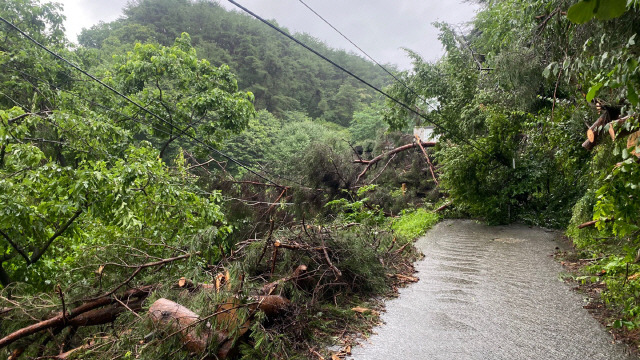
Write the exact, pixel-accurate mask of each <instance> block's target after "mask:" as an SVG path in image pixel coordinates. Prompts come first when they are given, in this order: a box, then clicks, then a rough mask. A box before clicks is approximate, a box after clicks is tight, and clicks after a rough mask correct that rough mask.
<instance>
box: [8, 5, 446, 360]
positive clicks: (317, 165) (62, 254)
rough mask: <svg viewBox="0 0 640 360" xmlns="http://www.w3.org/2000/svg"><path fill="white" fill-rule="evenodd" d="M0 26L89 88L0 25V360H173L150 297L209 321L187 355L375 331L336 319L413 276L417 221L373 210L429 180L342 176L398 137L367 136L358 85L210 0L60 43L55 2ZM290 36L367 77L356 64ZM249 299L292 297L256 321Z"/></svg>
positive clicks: (401, 161)
mask: <svg viewBox="0 0 640 360" xmlns="http://www.w3.org/2000/svg"><path fill="white" fill-rule="evenodd" d="M0 16H2V17H3V18H5V19H7V20H8V21H9V22H11V23H13V24H16V25H17V26H18V27H19V28H20V29H21V30H23V31H25V32H26V33H27V34H28V35H29V36H31V37H33V38H34V39H35V40H36V41H38V42H39V43H41V44H43V45H44V46H47V47H48V48H50V49H51V50H53V51H55V52H56V53H58V54H60V55H61V56H63V57H64V58H66V59H69V60H70V61H71V62H73V63H75V64H78V65H79V66H80V67H81V68H83V69H86V70H88V71H89V72H90V73H92V74H94V75H95V76H96V78H97V79H99V80H100V81H101V82H103V84H100V83H98V82H97V81H94V80H92V79H90V78H88V77H86V76H84V75H82V74H81V73H79V72H78V71H76V69H74V68H72V67H71V66H69V65H68V64H66V63H64V62H63V61H60V60H59V59H56V58H55V57H53V56H51V54H48V53H47V52H45V51H44V50H43V49H41V48H39V47H38V46H37V45H36V44H34V43H33V42H30V41H29V40H28V39H27V38H26V37H25V36H23V35H21V34H20V33H19V32H18V31H16V30H15V29H12V28H11V27H10V26H9V25H7V24H2V29H1V31H0V36H1V37H2V39H3V41H2V44H1V45H0V67H2V71H1V72H0V84H2V86H1V87H2V90H1V92H0V202H1V203H2V206H0V354H2V355H6V356H9V354H12V355H11V356H12V358H17V357H18V356H21V354H22V356H24V357H39V356H57V357H59V358H63V357H64V358H67V357H69V356H71V357H76V358H83V359H88V358H99V359H103V358H113V357H125V358H133V357H136V358H148V359H157V358H166V357H168V356H170V357H177V358H188V357H190V355H189V354H190V352H191V351H193V348H190V346H189V345H186V346H184V343H181V341H182V340H181V339H182V337H181V336H176V335H177V334H178V333H180V332H179V331H178V332H175V331H173V334H172V335H171V333H172V330H171V329H170V328H163V327H161V326H159V324H157V323H154V322H153V321H151V320H150V319H149V318H148V317H143V316H141V315H140V314H143V310H147V309H149V307H150V306H151V305H152V304H154V303H155V301H156V300H158V299H159V298H167V299H170V300H173V301H176V302H178V303H180V304H181V305H183V306H186V307H188V308H189V309H191V310H192V311H194V312H196V313H198V314H201V316H202V317H203V318H206V319H207V320H208V322H207V323H204V322H203V323H198V324H194V325H193V331H194V333H197V334H203V333H208V332H211V333H212V334H217V338H216V340H215V341H214V340H212V341H209V342H208V343H207V344H210V345H211V346H207V348H206V349H205V354H202V353H201V354H200V355H199V356H200V357H202V356H205V355H207V354H208V355H210V356H213V355H215V354H216V353H217V354H222V352H224V351H229V350H233V351H232V356H235V357H245V358H264V357H267V358H269V357H271V356H281V355H287V356H290V357H295V356H304V354H307V353H309V352H310V351H316V350H314V348H317V351H320V352H323V353H326V350H323V349H321V348H320V347H322V346H325V345H327V344H333V343H335V342H336V340H335V337H334V336H335V335H336V333H339V332H343V330H344V329H345V328H348V329H349V330H350V332H356V331H361V330H366V328H367V326H369V325H370V324H371V320H372V319H373V318H375V315H373V313H372V312H371V311H369V310H367V311H366V312H364V313H363V312H362V311H360V312H357V311H353V310H351V309H352V308H354V307H355V306H360V307H359V308H357V307H356V309H361V308H362V306H369V305H367V304H368V303H367V301H369V299H371V297H373V296H379V295H383V294H388V293H389V291H392V289H393V286H395V285H397V284H398V283H399V282H404V281H407V279H409V281H413V280H412V278H411V277H410V276H409V274H410V273H411V272H412V265H411V261H412V259H414V258H415V255H416V254H415V252H414V250H413V249H412V248H411V246H410V244H411V242H412V240H413V239H414V238H415V237H417V236H418V235H419V234H421V233H423V232H424V231H425V230H426V228H428V227H429V226H431V225H433V223H434V222H435V221H437V216H435V215H433V214H431V213H427V212H426V211H425V210H420V211H417V212H412V211H410V210H408V211H406V212H404V213H403V214H404V215H403V216H401V217H400V218H398V219H395V218H391V217H387V216H386V215H385V214H398V213H400V212H401V211H402V210H403V209H405V208H406V207H407V206H408V204H416V205H417V206H422V205H424V204H425V199H424V196H425V194H427V193H433V182H432V180H425V179H424V177H423V176H422V170H423V169H422V168H423V167H424V166H425V165H424V160H423V158H421V156H422V155H421V154H419V153H416V152H406V153H402V154H398V156H397V157H395V160H394V161H393V162H389V163H387V165H386V166H384V168H379V169H372V170H371V171H370V172H369V174H367V176H365V177H363V179H362V181H360V183H357V181H356V179H357V178H358V177H357V175H358V174H359V173H360V172H361V171H362V168H363V167H364V165H361V164H353V159H354V155H353V154H354V151H356V153H359V154H360V155H358V156H362V158H364V159H370V158H372V157H374V156H375V155H377V154H379V153H381V152H382V151H383V150H384V149H385V148H388V147H394V146H396V145H400V144H405V143H407V142H410V141H411V138H410V137H408V136H406V135H403V134H401V133H393V134H391V133H389V134H387V133H385V130H386V128H387V126H386V125H385V124H384V122H383V120H382V116H381V112H382V106H383V104H382V102H381V100H380V99H379V98H377V97H375V96H373V95H372V94H371V92H370V91H369V90H365V89H364V88H363V87H362V86H360V85H359V84H357V83H355V82H354V81H353V80H351V79H348V78H347V77H346V76H345V75H344V74H342V73H339V72H338V71H337V70H336V69H334V68H332V67H331V66H329V65H327V64H325V63H323V62H322V61H321V60H319V59H317V58H315V57H312V56H311V55H309V54H308V53H305V52H303V51H302V50H301V48H298V47H296V46H294V45H292V44H290V43H288V42H286V41H284V40H283V39H282V38H280V37H277V36H276V35H275V33H273V32H272V31H271V30H269V29H267V28H265V27H263V26H262V25H260V24H259V23H257V22H256V21H253V20H251V19H250V18H248V17H246V16H242V15H239V14H237V13H230V12H226V11H225V10H223V9H222V8H220V7H219V6H218V5H216V4H213V3H209V2H190V1H162V0H154V1H139V2H136V3H132V4H130V5H129V6H128V7H127V8H126V9H125V17H124V18H122V19H121V20H118V21H116V22H114V23H110V24H100V25H97V26H96V27H94V28H92V29H90V30H86V31H85V32H84V33H83V34H82V36H81V39H80V40H81V45H80V46H74V45H72V44H70V43H69V42H68V41H67V39H65V37H64V34H63V29H62V25H61V24H62V17H61V15H60V9H59V7H58V6H57V5H52V4H40V3H38V2H37V1H31V0H11V1H8V2H3V3H2V4H1V5H0ZM296 36H299V37H300V38H302V39H303V40H304V41H305V42H307V43H309V44H310V45H312V46H314V47H315V48H317V49H318V50H319V51H322V52H324V53H326V54H327V56H330V57H332V58H333V59H335V60H336V61H339V62H341V63H342V64H343V65H345V66H347V67H350V68H351V69H352V70H354V71H356V72H359V73H360V74H361V75H362V76H363V77H365V78H367V79H368V80H369V81H371V82H372V83H375V84H377V85H378V86H383V85H384V81H385V79H384V78H383V77H382V76H381V70H378V68H376V66H374V64H371V63H369V62H367V61H365V60H363V59H362V58H360V57H357V56H355V55H351V54H347V53H345V52H343V51H335V50H332V49H329V48H328V47H326V46H325V45H324V44H322V43H320V42H319V41H317V40H315V39H312V38H310V37H309V36H306V35H296ZM105 85H106V86H109V87H111V88H112V89H113V90H114V91H110V90H108V89H107V88H106V86H105ZM416 164H419V166H412V165H416ZM406 169H411V170H410V171H406ZM374 170H375V171H374ZM380 170H386V171H380ZM396 173H398V174H397V175H396ZM373 182H376V184H377V185H372V184H370V183H373ZM365 184H366V185H368V186H365V187H363V185H365ZM403 184H405V185H404V189H405V190H401V187H402V186H403ZM407 184H409V186H407ZM407 189H408V190H407ZM433 194H435V193H433ZM436 200H437V198H436V196H435V195H432V198H431V201H432V202H435V201H436ZM280 246H283V247H284V248H283V249H286V250H280V251H278V249H279V247H280ZM319 250H320V251H319ZM303 265H304V266H303ZM301 266H302V267H301ZM294 269H296V271H297V270H298V269H304V274H303V275H304V276H302V275H300V276H302V277H301V278H298V277H297V276H295V277H292V275H291V274H292V271H293V270H294ZM300 271H303V270H300ZM294 273H295V272H294ZM398 274H400V275H401V274H407V275H405V277H402V276H396V275H398ZM407 276H409V277H407ZM181 278H182V279H183V280H181V281H182V282H179V279H181ZM279 279H280V280H281V282H278V280H279ZM287 279H288V280H287ZM221 282H224V283H225V285H224V286H219V285H220V283H221ZM265 282H266V284H265ZM178 284H182V285H178ZM187 284H192V285H193V284H196V285H193V287H190V288H185V286H187ZM216 284H217V285H216ZM212 287H213V289H214V290H213V291H212V290H211V289H212ZM265 289H268V290H265ZM274 289H277V291H275V292H274ZM261 296H262V297H264V296H267V297H268V296H274V297H275V299H276V300H278V301H280V303H279V304H283V303H285V304H289V303H288V302H289V301H291V304H290V306H286V312H285V313H284V314H282V313H280V314H279V315H278V316H277V317H275V318H274V316H273V314H271V315H269V316H267V315H268V314H269V309H267V310H266V311H265V309H264V308H263V307H259V308H257V309H256V307H255V306H256V299H261V301H262V300H264V298H262V297H261ZM269 299H272V298H269ZM105 301H106V303H105ZM229 303H231V304H233V306H234V307H237V308H238V309H237V311H235V312H233V315H230V319H231V320H229V318H225V319H221V318H219V317H217V316H216V315H215V314H217V313H220V312H221V311H220V307H221V306H225V305H224V304H229ZM258 303H261V302H258ZM93 306H97V308H92V307H93ZM79 309H85V310H84V311H83V312H80V310H79ZM87 310H88V311H87ZM257 310H260V311H257ZM281 310H282V309H281ZM58 311H62V313H61V315H57V314H59V313H58ZM229 311H230V310H226V311H223V312H224V313H226V312H229ZM138 313H140V314H138ZM210 314H212V315H210ZM265 314H267V315H265ZM318 314H324V315H318ZM56 316H59V318H58V320H55V319H56ZM35 319H53V320H51V321H53V322H49V323H47V322H45V323H44V324H45V325H42V324H43V323H38V322H37V321H36V320H35ZM141 319H142V320H141ZM245 320H247V321H249V324H250V328H251V331H249V332H248V333H246V334H245V332H246V331H247V330H248V329H247V327H246V326H244V321H245ZM55 321H58V322H55ZM34 322H35V325H34ZM46 324H49V325H46ZM106 324H111V325H110V326H109V325H106ZM234 324H235V325H234ZM367 324H369V325H367ZM241 325H242V326H241ZM30 326H31V328H33V326H36V327H37V326H45V327H44V328H38V329H40V330H34V332H33V333H27V334H26V335H31V336H24V335H21V334H25V333H24V329H29V328H30ZM362 326H364V327H362ZM361 327H362V328H361ZM20 329H23V332H22V333H21V332H20V331H19V330H20ZM174 330H175V329H174ZM188 331H190V330H188ZM125 334H126V336H125ZM149 334H151V335H149ZM185 336H187V335H185ZM61 343H63V345H61V346H58V345H59V344H61ZM63 354H66V355H64V356H63ZM169 354H171V355H169Z"/></svg>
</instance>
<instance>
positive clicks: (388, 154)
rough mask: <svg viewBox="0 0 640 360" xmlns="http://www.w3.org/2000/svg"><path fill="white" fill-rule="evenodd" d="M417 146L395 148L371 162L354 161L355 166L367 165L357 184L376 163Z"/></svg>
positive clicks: (429, 144) (427, 145) (431, 144)
mask: <svg viewBox="0 0 640 360" xmlns="http://www.w3.org/2000/svg"><path fill="white" fill-rule="evenodd" d="M420 144H421V145H422V146H424V147H434V146H436V143H435V142H432V141H431V142H421V143H420ZM417 146H418V144H417V143H412V144H407V145H403V146H400V147H397V148H395V149H393V150H391V151H389V152H387V153H384V154H382V155H378V156H376V157H375V158H373V159H371V160H354V161H353V162H354V163H355V164H365V165H366V167H365V168H364V170H362V172H361V173H360V174H359V175H358V178H357V179H356V182H355V183H356V184H357V183H358V182H360V179H361V178H362V177H363V176H364V175H365V174H366V173H367V171H369V169H371V166H373V165H375V164H376V163H378V162H380V160H382V159H384V158H386V157H387V156H391V155H394V154H397V153H399V152H403V151H406V150H409V149H413V148H415V147H417Z"/></svg>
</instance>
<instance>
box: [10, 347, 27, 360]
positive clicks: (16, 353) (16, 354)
mask: <svg viewBox="0 0 640 360" xmlns="http://www.w3.org/2000/svg"><path fill="white" fill-rule="evenodd" d="M23 352H24V348H23V347H19V348H17V349H14V350H13V351H12V352H11V355H9V357H8V358H7V360H16V359H18V358H19V357H20V355H22V353H23Z"/></svg>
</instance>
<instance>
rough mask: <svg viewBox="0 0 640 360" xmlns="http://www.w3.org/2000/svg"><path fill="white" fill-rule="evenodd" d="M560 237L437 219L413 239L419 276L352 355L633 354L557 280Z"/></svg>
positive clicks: (368, 358)
mask: <svg viewBox="0 0 640 360" xmlns="http://www.w3.org/2000/svg"><path fill="white" fill-rule="evenodd" d="M555 236H557V234H554V233H548V232H545V231H544V230H541V229H535V228H533V229H532V228H529V227H527V226H508V227H487V226H484V225H480V224H477V223H475V222H473V221H458V220H456V221H445V222H442V223H440V224H438V225H437V226H436V227H434V228H433V229H432V230H431V231H430V232H429V233H428V234H427V236H426V237H424V238H422V239H420V240H419V241H418V242H417V244H416V246H417V247H418V248H419V249H420V250H421V251H422V252H423V253H424V254H425V258H424V259H423V260H421V261H420V262H418V263H417V264H416V269H417V270H418V271H419V273H418V276H419V277H420V281H419V282H418V283H416V284H413V285H410V286H409V287H407V288H405V289H402V290H401V291H400V296H399V297H398V298H397V299H394V300H391V301H389V302H388V303H387V311H386V313H384V314H383V315H382V319H383V321H384V322H385V323H386V324H385V325H383V326H381V327H378V328H376V329H375V330H374V331H375V332H376V333H377V334H376V335H373V336H372V337H371V338H369V339H368V340H365V341H364V342H363V346H362V347H357V348H354V349H353V359H355V360H375V359H385V360H389V359H429V360H431V359H509V360H513V359H576V360H578V359H580V360H583V359H593V360H596V359H628V357H626V355H625V349H624V348H622V347H621V346H618V345H612V338H611V336H610V335H609V334H608V333H607V332H606V331H605V330H604V329H603V328H602V327H601V326H600V325H599V324H598V322H597V321H596V320H594V319H593V318H592V317H591V316H590V315H589V314H588V312H587V311H586V310H585V309H583V308H582V305H583V304H584V303H583V299H582V297H581V296H580V295H579V294H577V293H575V292H573V291H572V290H571V289H570V287H569V286H568V285H567V284H565V283H563V282H562V281H561V280H560V279H559V277H558V274H559V272H560V271H561V267H560V266H559V265H558V264H557V263H556V262H555V260H553V259H552V258H551V257H550V256H549V254H552V253H553V251H554V249H555V247H556V246H557V244H556V242H555V241H554V237H555Z"/></svg>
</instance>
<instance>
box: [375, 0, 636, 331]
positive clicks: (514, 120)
mask: <svg viewBox="0 0 640 360" xmlns="http://www.w3.org/2000/svg"><path fill="white" fill-rule="evenodd" d="M479 3H481V4H482V5H483V10H482V11H480V12H479V13H478V14H477V16H476V19H475V20H474V21H473V24H472V29H471V31H469V33H467V34H462V33H458V32H457V31H456V30H455V29H454V28H453V27H451V26H449V25H447V24H438V26H439V27H440V30H441V33H440V39H441V41H442V43H443V45H444V46H445V48H446V50H447V53H446V55H445V56H444V57H443V58H442V59H441V60H440V61H438V62H436V63H426V62H424V61H423V60H422V59H420V58H419V57H417V56H415V55H413V57H414V69H413V71H411V72H408V73H405V74H404V76H403V80H404V82H405V83H406V84H408V85H409V87H410V88H411V89H412V90H414V91H409V90H407V87H405V86H404V85H402V84H394V85H393V87H392V92H393V93H394V94H395V96H397V97H399V98H401V99H402V100H403V101H404V102H406V103H408V104H410V105H411V106H415V107H418V108H420V109H422V110H423V111H424V113H425V114H426V117H427V118H428V119H429V120H431V121H432V122H433V123H435V124H439V125H442V127H443V128H444V129H439V130H440V131H441V132H442V135H443V138H444V139H446V141H448V144H447V146H442V147H441V149H440V151H439V152H438V154H437V159H438V162H439V163H440V164H441V165H442V168H441V171H442V175H441V180H442V188H443V190H445V191H446V192H447V193H448V194H449V196H450V198H451V200H452V201H453V203H455V204H456V206H457V209H458V211H461V212H466V213H467V214H469V215H471V216H473V217H480V218H483V219H485V220H486V221H487V222H489V223H509V222H513V221H524V222H527V223H530V224H536V225H543V226H548V227H558V228H562V229H566V228H568V232H567V234H568V235H569V236H570V237H571V238H572V240H573V241H574V244H575V245H576V246H577V248H578V251H579V256H580V257H583V258H591V259H592V261H589V263H590V264H591V265H590V267H589V268H588V270H590V271H592V273H593V274H598V275H599V276H593V277H591V276H586V277H581V278H580V279H581V280H583V281H585V280H591V281H594V282H597V283H603V284H606V285H607V290H606V291H605V292H604V299H605V301H607V302H609V303H610V305H611V306H612V307H613V308H615V309H618V310H622V316H623V318H624V320H623V321H621V320H620V319H618V321H615V322H612V323H613V324H615V325H616V326H621V324H624V325H625V326H627V327H629V328H630V329H634V328H636V327H638V325H639V324H640V317H638V314H640V311H639V310H640V296H639V293H638V291H637V289H638V288H639V286H640V283H638V280H637V279H638V276H636V275H634V274H635V273H636V272H637V271H639V270H640V265H638V261H639V259H640V257H639V256H638V254H640V252H639V250H640V232H639V229H640V216H638V214H639V211H640V201H639V200H640V199H639V198H638V195H639V194H640V192H639V186H640V183H639V181H640V176H639V170H640V164H639V162H638V156H637V155H635V154H637V153H638V152H637V150H639V149H638V140H637V133H636V131H638V129H639V127H640V122H639V119H638V116H637V112H638V110H639V109H640V108H639V106H640V102H639V99H638V95H637V94H638V92H639V91H640V76H639V71H640V69H639V68H638V64H639V62H640V48H639V47H638V45H637V43H636V41H637V33H638V31H639V30H640V21H638V19H639V14H638V6H639V4H638V2H637V1H629V2H628V3H627V2H626V1H624V0H621V1H618V0H611V1H604V0H602V1H589V0H587V1H578V2H576V1H565V0H558V1H536V0H508V1H492V0H488V1H479ZM434 100H435V101H436V102H437V109H436V110H433V111H432V109H431V107H433V105H432V104H433V102H434ZM385 117H386V120H387V121H388V122H389V123H390V125H391V126H392V127H393V128H403V127H405V126H406V125H407V123H411V122H412V119H413V118H416V117H415V116H413V117H412V116H411V114H409V113H407V111H406V110H405V109H404V108H401V107H399V106H397V105H395V104H393V103H391V102H390V103H389V104H388V111H387V112H386V114H385ZM618 118H619V119H621V120H617V121H616V119H618ZM597 119H599V121H600V122H597V123H596V120H597ZM416 120H420V121H422V119H420V118H417V119H416ZM585 124H586V126H585ZM592 124H594V126H592ZM587 127H591V131H592V132H593V133H592V134H593V135H594V138H593V139H591V140H593V141H591V140H587V137H586V136H585V130H586V129H587ZM445 130H446V131H445ZM629 134H631V135H629ZM634 134H635V135H634ZM614 137H615V139H614V140H612V138H614ZM585 140H587V141H586V142H585ZM589 221H593V222H591V223H589ZM594 223H595V226H589V225H594ZM583 224H584V225H583ZM580 225H582V226H580ZM618 316H620V315H618ZM614 320H615V319H614Z"/></svg>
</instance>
